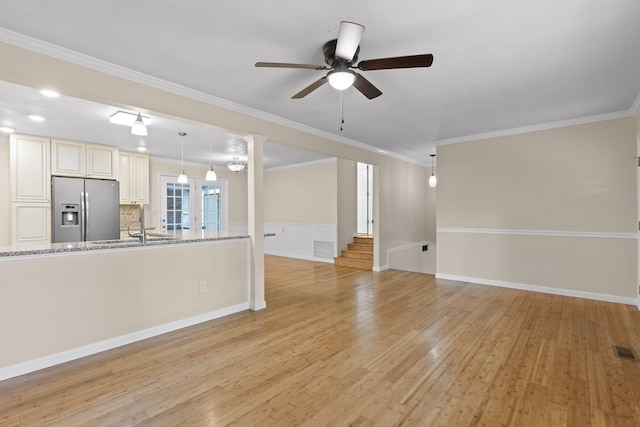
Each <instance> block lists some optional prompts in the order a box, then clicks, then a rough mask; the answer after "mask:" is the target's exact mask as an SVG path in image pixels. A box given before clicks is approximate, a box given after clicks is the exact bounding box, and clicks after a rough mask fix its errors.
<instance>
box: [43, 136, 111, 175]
mask: <svg viewBox="0 0 640 427" xmlns="http://www.w3.org/2000/svg"><path fill="white" fill-rule="evenodd" d="M117 158H118V148H117V147H110V146H108V145H98V144H86V143H84V142H78V141H65V140H60V139H54V140H52V141H51V174H52V175H58V176H71V177H82V178H101V179H116V176H117V171H118V169H117V167H118V166H117Z"/></svg>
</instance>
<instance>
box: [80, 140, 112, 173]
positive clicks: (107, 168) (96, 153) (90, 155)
mask: <svg viewBox="0 0 640 427" xmlns="http://www.w3.org/2000/svg"><path fill="white" fill-rule="evenodd" d="M86 149H87V157H86V159H87V177H88V178H101V179H116V177H117V176H118V164H117V161H118V148H117V147H110V146H108V145H97V144H87V146H86Z"/></svg>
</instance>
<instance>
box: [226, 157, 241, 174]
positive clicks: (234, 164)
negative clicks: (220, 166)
mask: <svg viewBox="0 0 640 427" xmlns="http://www.w3.org/2000/svg"><path fill="white" fill-rule="evenodd" d="M227 167H228V168H229V169H230V170H232V171H234V172H240V171H241V170H242V169H244V163H242V162H240V160H239V159H238V158H237V157H234V158H233V160H232V161H230V162H229V163H227Z"/></svg>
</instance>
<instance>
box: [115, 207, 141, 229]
mask: <svg viewBox="0 0 640 427" xmlns="http://www.w3.org/2000/svg"><path fill="white" fill-rule="evenodd" d="M127 226H129V227H131V228H132V229H133V228H138V229H139V228H140V205H120V229H121V230H126V229H127ZM145 228H146V227H145Z"/></svg>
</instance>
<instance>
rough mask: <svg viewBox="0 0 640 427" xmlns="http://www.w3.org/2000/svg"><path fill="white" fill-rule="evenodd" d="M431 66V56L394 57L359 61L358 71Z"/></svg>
mask: <svg viewBox="0 0 640 427" xmlns="http://www.w3.org/2000/svg"><path fill="white" fill-rule="evenodd" d="M431 64H433V55H432V54H430V53H428V54H425V55H410V56H396V57H394V58H381V59H367V60H365V61H360V63H359V64H358V69H360V70H362V71H369V70H390V69H393V68H416V67H430V66H431Z"/></svg>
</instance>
